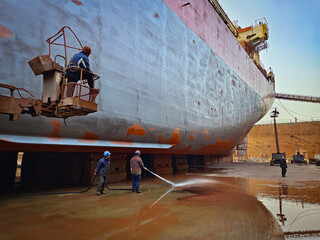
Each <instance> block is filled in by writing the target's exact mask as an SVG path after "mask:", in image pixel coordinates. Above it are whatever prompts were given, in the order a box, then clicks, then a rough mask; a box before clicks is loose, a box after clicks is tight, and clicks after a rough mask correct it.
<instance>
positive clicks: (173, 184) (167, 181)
mask: <svg viewBox="0 0 320 240" xmlns="http://www.w3.org/2000/svg"><path fill="white" fill-rule="evenodd" d="M144 170H146V171H148V172H149V173H151V174H153V175H155V176H156V177H158V178H160V179H161V180H162V181H165V182H166V183H169V184H171V185H172V186H173V187H175V186H176V184H175V183H173V182H170V181H169V180H167V179H165V178H163V177H160V176H159V175H158V174H155V173H154V172H152V171H151V170H149V169H148V168H146V167H144Z"/></svg>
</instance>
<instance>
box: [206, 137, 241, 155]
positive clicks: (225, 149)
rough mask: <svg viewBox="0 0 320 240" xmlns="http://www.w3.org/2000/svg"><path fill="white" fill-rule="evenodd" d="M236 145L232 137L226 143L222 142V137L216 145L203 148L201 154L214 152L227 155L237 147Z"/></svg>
mask: <svg viewBox="0 0 320 240" xmlns="http://www.w3.org/2000/svg"><path fill="white" fill-rule="evenodd" d="M235 144H236V141H235V140H233V139H232V137H230V138H229V139H227V140H226V141H222V140H221V137H220V138H219V139H218V141H217V142H216V143H215V144H210V145H206V146H203V147H202V148H201V149H200V152H201V151H204V152H211V151H213V152H217V153H219V154H225V153H229V152H230V151H231V150H232V148H233V147H234V146H235Z"/></svg>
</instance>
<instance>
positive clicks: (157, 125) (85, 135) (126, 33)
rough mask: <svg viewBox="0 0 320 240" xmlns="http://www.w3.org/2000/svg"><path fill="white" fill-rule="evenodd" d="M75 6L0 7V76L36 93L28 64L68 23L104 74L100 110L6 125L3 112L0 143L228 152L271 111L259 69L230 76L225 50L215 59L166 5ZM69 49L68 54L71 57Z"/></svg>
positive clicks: (21, 4)
mask: <svg viewBox="0 0 320 240" xmlns="http://www.w3.org/2000/svg"><path fill="white" fill-rule="evenodd" d="M74 2H76V1H74ZM74 2H72V1H70V2H67V3H64V4H63V5H61V2H58V1H50V2H47V1H37V2H36V3H35V2H34V1H23V2H21V1H12V0H10V1H9V0H8V1H5V2H3V3H2V5H3V7H2V8H1V9H0V24H1V25H2V27H1V33H0V35H1V38H0V46H1V48H2V52H3V53H2V56H3V59H2V60H1V71H0V73H1V76H2V79H1V81H0V82H1V83H5V84H10V85H15V86H17V87H23V88H26V89H27V90H29V91H31V92H32V93H33V94H34V95H35V96H36V97H37V98H41V92H42V79H41V77H35V76H34V75H33V73H32V71H31V69H30V68H29V66H28V64H27V62H28V60H30V59H33V58H34V57H35V56H37V55H43V54H47V52H48V46H47V45H46V43H45V39H47V38H48V37H49V36H51V35H53V34H54V33H55V32H57V31H58V30H59V29H60V28H61V27H62V26H65V25H68V26H70V27H71V28H72V29H73V30H74V31H75V32H76V33H77V35H78V37H79V38H80V39H81V41H82V43H83V44H84V45H88V46H90V47H91V48H92V50H93V52H92V55H91V56H90V65H91V66H92V69H93V71H94V72H96V73H97V74H99V75H100V76H101V79H100V80H99V82H98V84H97V85H98V86H97V87H98V88H100V89H101V92H100V94H99V96H98V99H97V103H98V106H99V107H98V112H97V113H94V114H91V115H88V116H85V117H72V118H69V119H67V120H66V123H67V125H65V124H64V122H63V120H61V119H52V118H47V117H37V118H33V117H31V116H27V115H21V116H20V118H19V120H18V121H13V122H9V120H8V116H6V115H0V138H1V140H2V141H7V142H9V143H15V142H19V143H31V144H49V145H51V144H52V145H71V146H88V147H90V146H108V147H119V148H121V147H135V148H136V147H142V148H143V147H145V148H160V149H163V152H168V153H184V154H212V155H228V154H230V153H231V152H232V150H233V149H234V147H235V145H236V144H237V143H238V142H239V141H240V140H241V139H242V138H243V137H244V136H245V135H246V134H247V133H248V132H249V131H250V129H251V128H252V127H253V125H254V124H255V123H256V122H257V121H258V120H259V119H260V118H262V117H263V116H264V114H265V113H266V112H267V111H268V110H269V108H270V107H271V105H272V102H273V100H274V98H273V97H270V98H269V97H268V96H270V95H272V94H273V93H274V90H273V87H270V83H268V82H267V80H266V79H264V78H263V77H262V74H261V73H260V75H261V76H260V75H257V76H258V78H257V79H255V81H256V82H254V83H251V82H253V80H250V79H249V80H248V79H246V75H245V74H241V73H240V72H241V71H242V72H243V71H244V70H243V69H242V70H241V71H239V73H238V72H236V69H237V68H236V67H233V66H230V64H227V63H226V62H228V61H227V60H226V59H227V58H228V57H226V56H227V55H224V54H222V53H221V52H220V53H219V55H218V54H217V52H219V51H218V50H217V47H214V46H210V42H209V41H206V39H205V38H203V37H202V36H200V37H199V33H197V32H196V31H195V30H194V29H191V28H190V27H189V26H188V25H187V24H186V23H185V22H183V20H181V19H180V18H179V17H178V15H177V14H178V12H177V14H176V13H175V11H174V9H173V10H172V9H170V8H169V7H170V5H169V4H168V3H167V4H168V6H169V7H168V6H167V5H166V4H165V3H164V2H162V1H160V0H157V1H148V0H143V1H125V0H122V1H82V4H83V5H81V4H80V2H77V3H78V4H76V3H74ZM212 11H213V9H212V10H210V11H209V14H215V12H212ZM13 12H14V13H15V14H12V13H13ZM35 16H36V17H35ZM79 16H81V17H79ZM220 27H222V28H224V26H220ZM213 29H214V28H213ZM216 29H219V27H218V26H217V28H216ZM218 31H220V30H218ZM228 34H229V35H230V34H231V32H229V33H228ZM229 35H227V36H228V38H231V37H230V36H231V35H232V34H231V35H230V36H229ZM69 41H75V40H74V39H70V40H69ZM230 41H231V40H230ZM230 41H229V43H230ZM230 44H233V45H230V46H228V49H231V50H232V48H234V49H235V51H240V52H241V54H243V52H244V50H242V49H241V50H239V49H238V45H239V44H238V43H237V41H236V40H235V39H234V41H233V42H231V43H230ZM215 48H216V49H215ZM59 50H60V49H58V48H57V49H55V50H54V51H55V52H54V54H60V53H61V50H60V52H59ZM74 53H75V52H68V58H69V59H70V57H71V56H72V55H73V54H74ZM69 59H68V60H69ZM234 61H238V62H239V61H240V60H238V59H237V58H235V59H234ZM244 67H246V65H245V66H244ZM249 69H251V67H248V70H247V71H248V72H249ZM254 71H255V70H254ZM255 74H258V73H255ZM255 74H253V75H255ZM250 76H251V75H250ZM31 139H32V140H31ZM148 146H149V147H148ZM53 149H54V147H53ZM166 149H167V150H166ZM1 150H2V151H3V150H5V149H3V148H1ZM15 150H17V151H19V149H15Z"/></svg>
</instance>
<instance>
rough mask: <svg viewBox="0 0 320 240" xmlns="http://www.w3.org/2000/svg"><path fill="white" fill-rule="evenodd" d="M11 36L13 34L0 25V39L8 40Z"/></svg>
mask: <svg viewBox="0 0 320 240" xmlns="http://www.w3.org/2000/svg"><path fill="white" fill-rule="evenodd" d="M12 36H13V32H12V31H11V30H10V29H8V28H6V27H4V26H2V25H1V24H0V38H9V37H12Z"/></svg>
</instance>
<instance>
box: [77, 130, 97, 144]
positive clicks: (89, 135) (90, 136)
mask: <svg viewBox="0 0 320 240" xmlns="http://www.w3.org/2000/svg"><path fill="white" fill-rule="evenodd" d="M98 140H99V135H98V134H94V133H91V132H87V131H85V132H84V136H83V137H82V138H81V139H79V140H78V141H79V142H87V141H89V142H92V141H95V142H97V141H98Z"/></svg>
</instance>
